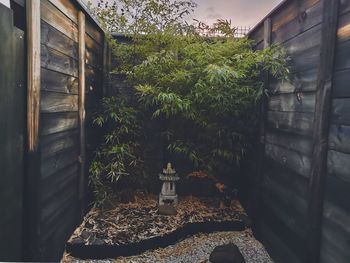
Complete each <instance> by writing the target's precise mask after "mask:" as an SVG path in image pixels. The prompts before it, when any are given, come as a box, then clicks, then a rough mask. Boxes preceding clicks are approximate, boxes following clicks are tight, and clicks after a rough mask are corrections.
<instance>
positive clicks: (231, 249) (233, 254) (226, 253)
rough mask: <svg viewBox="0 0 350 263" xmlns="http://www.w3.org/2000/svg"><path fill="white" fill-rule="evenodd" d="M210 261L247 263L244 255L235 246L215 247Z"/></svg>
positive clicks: (212, 262)
mask: <svg viewBox="0 0 350 263" xmlns="http://www.w3.org/2000/svg"><path fill="white" fill-rule="evenodd" d="M209 261H210V262H211V263H245V260H244V258H243V255H242V254H241V252H240V251H239V249H238V247H237V246H236V245H234V244H228V245H222V246H217V247H215V248H214V250H213V252H211V254H210V257H209Z"/></svg>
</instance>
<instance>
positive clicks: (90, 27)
mask: <svg viewBox="0 0 350 263" xmlns="http://www.w3.org/2000/svg"><path fill="white" fill-rule="evenodd" d="M85 24H86V26H85V29H86V33H87V34H88V35H89V36H90V37H91V38H92V39H93V40H94V41H95V42H96V43H97V44H98V45H100V46H101V47H103V32H101V31H100V29H99V28H97V27H96V26H95V24H94V22H92V20H91V19H90V18H88V19H86V23H85Z"/></svg>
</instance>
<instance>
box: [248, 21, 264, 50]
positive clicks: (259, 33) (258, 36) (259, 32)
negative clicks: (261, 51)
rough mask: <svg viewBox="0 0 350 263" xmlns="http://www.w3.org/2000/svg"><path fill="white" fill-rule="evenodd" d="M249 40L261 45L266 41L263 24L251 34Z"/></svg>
mask: <svg viewBox="0 0 350 263" xmlns="http://www.w3.org/2000/svg"><path fill="white" fill-rule="evenodd" d="M249 38H250V39H252V40H253V41H254V43H255V45H256V44H259V43H260V42H261V41H263V40H264V26H263V24H262V25H261V26H259V27H258V28H255V29H254V31H252V32H250V34H249Z"/></svg>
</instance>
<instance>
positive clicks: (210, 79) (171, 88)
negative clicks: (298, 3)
mask: <svg viewBox="0 0 350 263" xmlns="http://www.w3.org/2000/svg"><path fill="white" fill-rule="evenodd" d="M183 38H185V37H183ZM184 42H186V45H184V46H182V47H181V48H179V49H171V50H162V51H161V52H159V53H157V54H154V55H151V56H149V57H148V58H147V60H145V61H143V62H142V63H141V64H140V65H137V66H135V67H134V70H133V72H132V74H130V75H129V76H131V78H132V79H134V80H135V81H137V84H138V85H137V86H136V89H137V94H138V96H139V101H140V103H141V104H142V105H143V106H144V107H145V109H147V110H150V111H152V117H153V118H157V119H160V120H161V119H165V120H167V122H166V123H167V127H165V128H166V129H165V131H164V133H165V134H167V135H169V134H171V136H167V138H166V139H167V145H168V146H167V148H168V150H169V151H172V152H175V153H178V154H182V155H185V156H186V157H187V158H188V159H189V160H191V161H192V162H193V164H194V165H195V166H197V167H198V168H200V169H203V170H205V171H206V172H208V173H211V174H213V173H215V170H216V169H218V167H220V166H221V165H222V164H231V165H232V164H237V165H239V163H240V161H241V160H242V159H243V158H244V156H245V153H246V152H247V151H248V150H249V149H250V147H251V146H252V145H251V142H252V139H253V136H254V135H255V128H256V121H257V118H256V105H257V102H258V101H259V99H260V97H261V95H262V88H261V87H262V86H263V83H262V82H261V78H260V76H261V72H263V71H267V70H268V71H270V72H271V74H272V75H273V76H274V77H276V78H283V77H286V76H287V75H288V70H287V67H286V59H285V57H286V56H285V54H284V52H283V50H282V49H280V48H279V47H277V46H273V47H271V48H269V49H266V50H263V51H253V50H252V49H251V44H250V41H248V40H247V39H234V38H214V39H206V38H196V39H195V41H193V42H189V41H188V40H184Z"/></svg>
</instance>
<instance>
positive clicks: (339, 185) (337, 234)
mask: <svg viewBox="0 0 350 263" xmlns="http://www.w3.org/2000/svg"><path fill="white" fill-rule="evenodd" d="M349 189H350V183H349V182H345V181H343V180H342V179H339V178H337V177H334V176H328V177H327V189H326V196H325V204H324V211H323V229H322V247H321V261H320V262H322V263H326V262H327V263H328V262H331V263H332V262H337V263H338V262H341V263H346V262H347V261H348V259H349V258H350V251H349V240H350V227H349V223H348V222H349V220H350V207H349V198H350V194H349Z"/></svg>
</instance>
